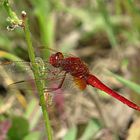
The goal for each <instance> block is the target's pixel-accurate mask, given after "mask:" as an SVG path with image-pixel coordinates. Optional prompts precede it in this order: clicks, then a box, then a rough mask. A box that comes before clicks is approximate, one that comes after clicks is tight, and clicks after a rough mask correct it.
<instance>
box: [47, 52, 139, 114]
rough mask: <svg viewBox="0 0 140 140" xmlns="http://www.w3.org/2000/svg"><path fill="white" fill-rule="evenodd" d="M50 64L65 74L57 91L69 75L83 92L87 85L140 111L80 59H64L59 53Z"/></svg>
mask: <svg viewBox="0 0 140 140" xmlns="http://www.w3.org/2000/svg"><path fill="white" fill-rule="evenodd" d="M49 63H50V64H51V65H52V66H53V67H55V68H60V69H61V70H62V71H64V72H65V74H64V77H63V79H62V81H61V83H60V85H59V86H58V87H57V88H56V90H57V89H59V88H61V86H62V84H63V82H64V80H65V77H66V75H67V74H68V73H69V74H70V75H72V76H73V78H74V81H75V83H76V84H77V85H78V87H79V88H80V89H81V90H84V89H85V88H86V86H87V85H90V86H92V87H95V88H97V89H100V90H102V91H104V92H106V93H107V94H109V95H111V96H112V97H114V98H116V99H117V100H119V101H121V102H122V103H124V104H126V105H128V106H129V107H131V108H133V109H135V110H138V111H140V107H139V106H137V105H136V104H134V103H133V102H131V101H129V100H128V99H126V98H125V97H123V96H121V95H119V94H118V93H117V92H115V91H114V90H112V89H110V88H109V87H108V86H106V85H105V84H103V83H102V82H101V81H100V80H99V79H98V78H97V77H96V76H94V75H93V74H91V73H90V71H89V69H88V67H87V65H86V64H85V63H84V62H83V61H82V60H81V59H80V58H79V57H66V58H64V55H63V54H62V53H61V52H57V53H55V54H52V55H51V56H50V59H49Z"/></svg>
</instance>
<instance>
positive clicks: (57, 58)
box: [50, 52, 64, 67]
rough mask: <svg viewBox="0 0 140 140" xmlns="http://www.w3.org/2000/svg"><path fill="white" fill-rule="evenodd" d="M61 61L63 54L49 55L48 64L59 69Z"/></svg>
mask: <svg viewBox="0 0 140 140" xmlns="http://www.w3.org/2000/svg"><path fill="white" fill-rule="evenodd" d="M63 59H64V56H63V54H62V53H60V52H58V53H56V54H53V55H51V57H50V64H51V65H53V66H54V67H59V66H60V63H61V60H63Z"/></svg>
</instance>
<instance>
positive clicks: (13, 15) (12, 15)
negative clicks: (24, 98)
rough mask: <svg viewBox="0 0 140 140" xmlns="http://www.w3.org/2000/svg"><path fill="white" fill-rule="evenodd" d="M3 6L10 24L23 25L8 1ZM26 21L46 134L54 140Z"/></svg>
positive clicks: (28, 42) (29, 52) (25, 25)
mask: <svg viewBox="0 0 140 140" xmlns="http://www.w3.org/2000/svg"><path fill="white" fill-rule="evenodd" d="M3 6H4V7H5V9H6V11H7V13H8V16H9V17H10V21H9V22H10V23H11V24H18V25H21V24H22V20H20V19H19V18H18V16H17V15H16V13H15V12H14V11H13V10H12V9H11V7H10V5H9V2H8V0H5V1H4V4H3ZM24 19H25V20H24V33H25V38H26V41H27V46H28V54H29V59H30V61H31V64H32V70H33V73H34V77H35V82H36V86H37V89H38V93H39V97H40V104H41V108H42V112H43V117H44V121H45V126H46V133H47V137H48V140H52V128H51V123H50V120H49V115H48V112H47V108H46V102H45V97H44V84H43V83H44V82H43V81H41V80H37V79H40V76H41V75H40V72H39V69H38V65H37V63H36V60H35V53H34V49H33V46H32V40H31V35H30V30H29V24H28V18H26V17H25V18H24Z"/></svg>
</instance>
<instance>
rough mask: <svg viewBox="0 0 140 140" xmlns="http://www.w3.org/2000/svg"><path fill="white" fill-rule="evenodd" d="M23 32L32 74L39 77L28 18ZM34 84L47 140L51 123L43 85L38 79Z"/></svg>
mask: <svg viewBox="0 0 140 140" xmlns="http://www.w3.org/2000/svg"><path fill="white" fill-rule="evenodd" d="M24 32H25V38H26V41H27V45H28V53H29V58H30V61H31V63H32V66H33V72H34V76H35V79H39V77H40V75H39V72H38V66H37V64H36V63H35V55H34V49H33V46H32V41H31V35H30V30H29V25H28V19H26V20H25V28H24ZM36 86H37V89H38V92H39V97H40V104H41V108H42V112H43V116H44V120H45V126H46V132H47V136H48V140H52V128H51V123H50V120H49V115H48V112H47V108H46V102H45V98H44V91H43V88H44V87H43V84H42V82H41V81H39V80H36Z"/></svg>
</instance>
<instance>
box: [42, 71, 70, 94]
mask: <svg viewBox="0 0 140 140" xmlns="http://www.w3.org/2000/svg"><path fill="white" fill-rule="evenodd" d="M66 74H67V72H65V74H64V77H63V78H62V81H61V82H60V84H59V85H58V87H56V88H46V89H45V90H44V91H45V92H51V91H56V90H58V89H60V88H61V87H62V85H63V83H64V81H65V78H66Z"/></svg>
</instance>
